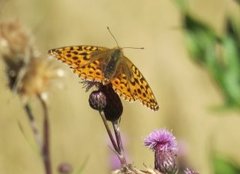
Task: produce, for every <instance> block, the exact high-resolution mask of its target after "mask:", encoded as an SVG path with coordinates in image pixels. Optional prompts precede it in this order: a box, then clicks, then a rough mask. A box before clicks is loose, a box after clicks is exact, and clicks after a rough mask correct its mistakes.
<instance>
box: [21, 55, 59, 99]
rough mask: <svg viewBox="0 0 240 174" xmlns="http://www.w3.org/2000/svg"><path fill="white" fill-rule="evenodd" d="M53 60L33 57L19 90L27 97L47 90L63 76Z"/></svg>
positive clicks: (26, 68) (27, 66)
mask: <svg viewBox="0 0 240 174" xmlns="http://www.w3.org/2000/svg"><path fill="white" fill-rule="evenodd" d="M59 71H61V70H60V69H59V68H57V67H56V66H54V64H53V62H52V60H50V59H47V58H44V57H39V58H32V59H31V60H30V62H29V63H28V64H27V65H26V67H25V70H24V73H23V76H22V78H21V79H19V80H20V82H19V85H18V86H17V92H18V93H19V94H20V95H21V96H22V97H25V98H29V97H31V96H34V95H39V94H42V93H45V92H47V90H48V88H49V86H50V83H53V82H54V80H55V79H57V78H58V77H61V76H62V73H59Z"/></svg>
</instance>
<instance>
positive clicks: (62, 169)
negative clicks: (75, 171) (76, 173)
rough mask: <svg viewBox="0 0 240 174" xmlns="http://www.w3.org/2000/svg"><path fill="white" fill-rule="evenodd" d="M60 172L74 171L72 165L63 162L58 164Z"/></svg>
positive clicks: (62, 173)
mask: <svg viewBox="0 0 240 174" xmlns="http://www.w3.org/2000/svg"><path fill="white" fill-rule="evenodd" d="M58 172H59V173H60V174H70V173H72V166H71V165H70V164H69V163H61V164H60V165H59V166H58Z"/></svg>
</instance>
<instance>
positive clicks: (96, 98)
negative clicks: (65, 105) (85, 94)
mask: <svg viewBox="0 0 240 174" xmlns="http://www.w3.org/2000/svg"><path fill="white" fill-rule="evenodd" d="M88 101H89V105H90V106H91V107H92V108H93V109H96V110H99V111H102V110H103V109H104V108H105V107H106V105H107V99H106V95H105V94H104V93H103V92H102V91H100V90H97V91H93V92H92V93H91V94H90V95H89V100H88Z"/></svg>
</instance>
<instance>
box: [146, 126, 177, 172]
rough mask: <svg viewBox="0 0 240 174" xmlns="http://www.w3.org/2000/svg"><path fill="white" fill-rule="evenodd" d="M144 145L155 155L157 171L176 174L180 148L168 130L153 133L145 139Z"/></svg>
mask: <svg viewBox="0 0 240 174" xmlns="http://www.w3.org/2000/svg"><path fill="white" fill-rule="evenodd" d="M144 144H145V146H147V147H149V148H150V149H152V150H153V151H154V153H155V164H154V165H155V169H157V170H158V171H160V172H162V173H176V171H177V159H176V158H177V152H178V147H177V142H176V138H175V137H174V136H173V134H172V133H171V132H169V131H168V130H166V129H160V130H156V131H153V132H152V133H150V134H149V135H148V136H147V137H146V138H145V140H144Z"/></svg>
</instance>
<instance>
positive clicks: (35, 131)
mask: <svg viewBox="0 0 240 174" xmlns="http://www.w3.org/2000/svg"><path fill="white" fill-rule="evenodd" d="M24 109H25V112H26V113H27V117H28V120H29V123H30V126H31V129H32V132H33V136H34V138H35V141H36V143H37V145H38V146H39V149H42V141H41V137H40V134H39V130H38V128H37V126H36V122H35V118H34V116H33V113H32V110H31V107H30V105H29V104H28V103H27V104H25V105H24Z"/></svg>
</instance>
